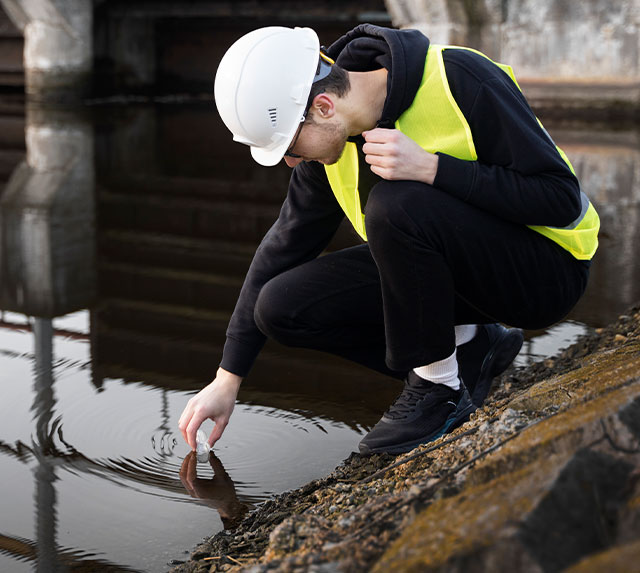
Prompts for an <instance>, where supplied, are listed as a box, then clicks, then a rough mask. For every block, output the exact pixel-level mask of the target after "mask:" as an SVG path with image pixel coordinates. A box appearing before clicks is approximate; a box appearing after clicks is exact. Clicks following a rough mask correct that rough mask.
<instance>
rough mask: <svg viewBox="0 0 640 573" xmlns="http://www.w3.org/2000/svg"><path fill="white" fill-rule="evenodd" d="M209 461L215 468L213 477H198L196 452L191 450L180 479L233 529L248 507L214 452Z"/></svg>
mask: <svg viewBox="0 0 640 573" xmlns="http://www.w3.org/2000/svg"><path fill="white" fill-rule="evenodd" d="M209 463H210V464H211V467H212V468H213V472H214V473H213V477H212V478H211V479H203V478H199V477H198V473H197V466H198V460H197V459H196V453H195V452H189V454H187V456H186V457H185V458H184V460H183V462H182V467H181V468H180V480H181V481H182V485H184V487H185V488H186V490H187V491H188V492H189V495H190V496H191V497H195V498H197V499H202V500H204V501H205V502H206V503H207V505H209V506H210V507H213V508H214V509H216V510H217V511H218V513H219V514H220V518H221V519H222V524H223V525H224V528H225V529H232V528H233V527H235V526H236V525H238V523H239V522H240V520H241V519H242V517H243V516H244V514H245V513H246V512H247V509H248V507H247V506H246V505H245V504H243V503H241V502H240V501H239V500H238V496H237V495H236V488H235V486H234V485H233V481H232V480H231V478H230V477H229V474H228V473H227V472H226V471H225V469H224V467H223V466H222V463H221V462H220V460H219V459H218V458H217V457H216V456H215V455H214V454H213V453H212V454H210V456H209Z"/></svg>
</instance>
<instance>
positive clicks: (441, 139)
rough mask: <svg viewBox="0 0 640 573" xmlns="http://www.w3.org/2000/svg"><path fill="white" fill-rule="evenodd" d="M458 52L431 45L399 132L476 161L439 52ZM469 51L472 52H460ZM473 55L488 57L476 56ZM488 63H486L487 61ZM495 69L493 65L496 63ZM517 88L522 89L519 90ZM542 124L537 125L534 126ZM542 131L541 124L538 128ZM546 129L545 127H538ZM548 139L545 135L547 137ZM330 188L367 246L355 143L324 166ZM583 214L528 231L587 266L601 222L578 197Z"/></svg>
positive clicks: (425, 146) (425, 145)
mask: <svg viewBox="0 0 640 573" xmlns="http://www.w3.org/2000/svg"><path fill="white" fill-rule="evenodd" d="M449 48H456V49H461V48H457V46H444V45H437V44H431V45H430V46H429V51H428V52H427V58H426V60H425V68H424V75H423V77H422V83H421V84H420V87H419V88H418V92H417V94H416V97H415V99H414V100H413V103H412V104H411V106H410V107H409V108H408V109H407V110H406V111H405V112H404V113H403V114H402V115H401V116H400V117H399V118H398V120H397V121H396V123H395V126H396V128H397V129H399V130H400V131H401V132H402V133H404V134H405V135H407V136H409V137H410V138H411V139H413V140H414V141H415V142H416V143H418V145H420V146H421V147H422V148H423V149H425V150H426V151H428V152H430V153H436V152H438V151H440V152H442V153H446V154H447V155H451V156H453V157H457V158H458V159H463V160H465V161H475V160H476V159H477V158H478V156H477V155H476V148H475V145H474V142H473V136H472V135H471V128H470V127H469V124H468V123H467V120H466V119H465V117H464V115H463V114H462V112H461V111H460V108H459V107H458V104H457V103H456V101H455V99H454V98H453V95H452V94H451V89H450V88H449V82H448V81H447V76H446V73H445V69H444V62H443V60H442V52H443V51H444V50H446V49H449ZM462 49H468V50H471V49H470V48H462ZM471 51H473V52H475V53H477V54H480V55H482V56H483V57H485V58H486V57H487V56H485V55H484V54H481V53H480V52H477V51H476V50H471ZM487 59H488V58H487ZM494 63H496V62H494ZM496 65H498V66H499V67H500V68H501V69H502V70H504V71H505V72H506V73H507V74H508V75H509V77H510V78H511V79H512V80H513V82H514V83H515V84H516V86H518V82H517V81H516V78H515V76H514V74H513V70H512V69H511V66H507V65H505V64H499V63H496ZM518 88H520V86H518ZM538 123H540V120H538ZM540 126H541V127H542V123H540ZM542 129H544V127H542ZM545 133H546V131H545ZM556 149H557V150H558V153H559V154H560V156H561V157H562V159H563V160H564V161H565V163H566V164H567V165H568V166H569V169H571V172H572V173H574V174H575V171H574V170H573V166H572V165H571V162H570V161H569V159H568V158H567V156H566V155H565V154H564V152H563V151H562V150H561V149H560V148H559V147H558V146H556ZM325 170H326V172H327V177H328V179H329V184H330V185H331V189H332V190H333V193H334V195H335V196H336V199H337V200H338V203H339V204H340V207H342V210H343V211H344V212H345V214H346V216H347V217H348V218H349V220H350V221H351V223H352V225H353V227H354V228H355V230H356V231H357V232H358V234H359V235H360V236H361V237H362V238H363V239H364V240H365V241H366V240H367V233H366V231H365V225H364V213H363V212H362V207H361V203H360V194H359V192H358V151H357V147H356V144H355V143H352V142H347V144H346V146H345V149H344V152H343V154H342V156H341V157H340V160H339V161H338V162H337V163H335V164H333V165H326V166H325ZM581 200H582V210H581V213H580V215H579V217H578V218H577V219H576V220H575V221H573V222H572V223H571V224H570V225H567V226H566V227H542V226H538V225H528V226H529V228H530V229H533V230H534V231H537V232H538V233H541V234H542V235H544V236H545V237H548V238H549V239H551V240H552V241H555V242H556V243H558V244H559V245H560V246H561V247H563V248H564V249H566V250H567V251H569V252H570V253H571V254H572V255H573V256H574V257H575V258H577V259H581V260H589V259H591V258H592V257H593V255H594V253H595V252H596V249H597V248H598V230H599V228H600V219H599V217H598V213H597V212H596V210H595V209H594V207H593V205H592V204H591V203H590V201H589V199H588V198H587V196H586V195H585V194H584V193H582V192H581Z"/></svg>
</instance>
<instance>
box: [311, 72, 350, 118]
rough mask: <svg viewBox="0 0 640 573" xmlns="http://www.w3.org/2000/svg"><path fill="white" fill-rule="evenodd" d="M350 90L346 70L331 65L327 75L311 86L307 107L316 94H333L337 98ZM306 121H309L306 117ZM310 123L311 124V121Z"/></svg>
mask: <svg viewBox="0 0 640 573" xmlns="http://www.w3.org/2000/svg"><path fill="white" fill-rule="evenodd" d="M350 89H351V83H350V82H349V74H348V73H347V70H345V69H344V68H341V67H340V66H338V65H337V64H333V65H332V66H331V71H330V72H329V75H328V76H327V77H326V78H323V79H321V80H320V81H318V82H316V83H315V84H313V85H312V86H311V91H310V92H309V100H308V101H309V105H311V103H312V102H313V100H314V98H315V97H316V96H317V95H318V94H321V93H325V92H328V93H332V94H335V95H337V96H338V97H343V96H344V95H346V94H347V93H349V90H350ZM307 119H308V120H309V119H311V118H310V117H309V116H308V115H307ZM311 122H313V120H312V119H311ZM311 122H310V123H311Z"/></svg>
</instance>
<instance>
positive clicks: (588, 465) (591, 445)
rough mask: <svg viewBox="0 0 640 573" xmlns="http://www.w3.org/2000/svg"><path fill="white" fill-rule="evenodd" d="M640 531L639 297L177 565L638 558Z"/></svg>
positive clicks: (532, 567)
mask: <svg viewBox="0 0 640 573" xmlns="http://www.w3.org/2000/svg"><path fill="white" fill-rule="evenodd" d="M639 538H640V305H639V306H635V307H634V308H631V309H629V310H628V311H627V312H626V313H625V314H624V315H622V316H620V317H619V319H618V320H617V322H616V323H615V324H612V325H611V326H609V327H607V328H604V329H598V330H596V331H593V332H590V333H589V334H587V335H585V336H583V337H582V338H581V339H580V340H578V341H577V342H576V343H575V344H573V345H572V346H571V347H570V348H568V349H567V350H565V351H564V352H562V353H561V354H560V355H559V356H558V357H556V358H554V359H548V360H545V361H544V362H541V363H537V364H534V365H532V366H530V367H528V368H526V369H522V370H516V369H510V370H509V371H507V372H505V374H503V375H502V376H501V377H500V378H499V379H497V380H496V383H495V386H494V390H493V391H492V394H491V395H490V397H489V399H488V400H487V402H486V404H485V406H484V407H483V408H482V409H481V410H479V411H477V412H476V413H475V414H474V415H473V416H472V418H471V420H470V421H469V422H467V423H466V424H464V425H463V426H462V427H461V428H459V429H457V430H456V431H455V432H453V433H452V434H449V435H447V436H444V437H443V438H441V439H440V440H438V441H436V442H433V443H431V444H428V445H425V446H421V447H419V448H416V449H415V450H414V451H413V452H410V453H409V454H403V455H400V456H391V455H386V454H385V455H373V456H370V457H362V456H360V455H357V454H352V456H351V457H349V458H348V459H347V460H345V461H344V462H343V463H342V464H341V465H340V466H339V467H338V468H336V469H335V470H334V471H333V472H332V473H331V474H330V475H328V476H326V477H325V478H322V479H319V480H315V481H313V482H310V483H309V484H307V485H305V486H303V487H301V488H299V489H297V490H293V491H290V492H286V493H284V494H282V495H280V496H277V497H275V498H273V499H271V500H269V501H267V502H266V503H264V504H263V505H262V506H261V507H260V508H258V509H257V510H256V511H255V512H253V513H251V514H249V515H248V516H246V517H245V519H244V520H243V521H242V522H241V523H240V524H239V526H238V527H237V528H236V529H234V530H233V531H222V532H220V533H218V534H217V535H215V536H213V537H212V538H211V539H209V540H207V541H206V542H204V543H202V544H201V545H199V546H198V547H196V548H195V550H194V551H193V552H192V554H191V556H190V559H189V561H187V562H186V563H183V564H180V565H178V566H176V567H174V568H173V569H172V573H196V572H197V573H202V572H205V571H206V572H208V571H250V572H252V573H259V572H266V571H283V572H285V571H287V572H288V571H291V572H294V571H316V572H329V571H354V572H355V571H369V570H372V571H387V570H399V571H416V572H417V571H420V572H422V571H460V572H462V571H464V572H469V571H487V570H497V571H502V570H509V571H555V570H566V569H567V568H571V570H572V571H602V570H603V569H605V568H606V569H609V570H610V571H630V570H638V569H632V568H633V567H636V568H637V567H640V565H639V564H640V542H638V541H637V540H638V539H639ZM630 567H631V568H630Z"/></svg>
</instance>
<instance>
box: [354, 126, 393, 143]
mask: <svg viewBox="0 0 640 573" xmlns="http://www.w3.org/2000/svg"><path fill="white" fill-rule="evenodd" d="M395 132H396V130H395V129H385V128H383V127H376V128H375V129H370V130H369V131H363V132H362V137H364V140H365V141H366V142H367V143H386V142H387V141H390V140H392V139H393V137H394V133H395Z"/></svg>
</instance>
